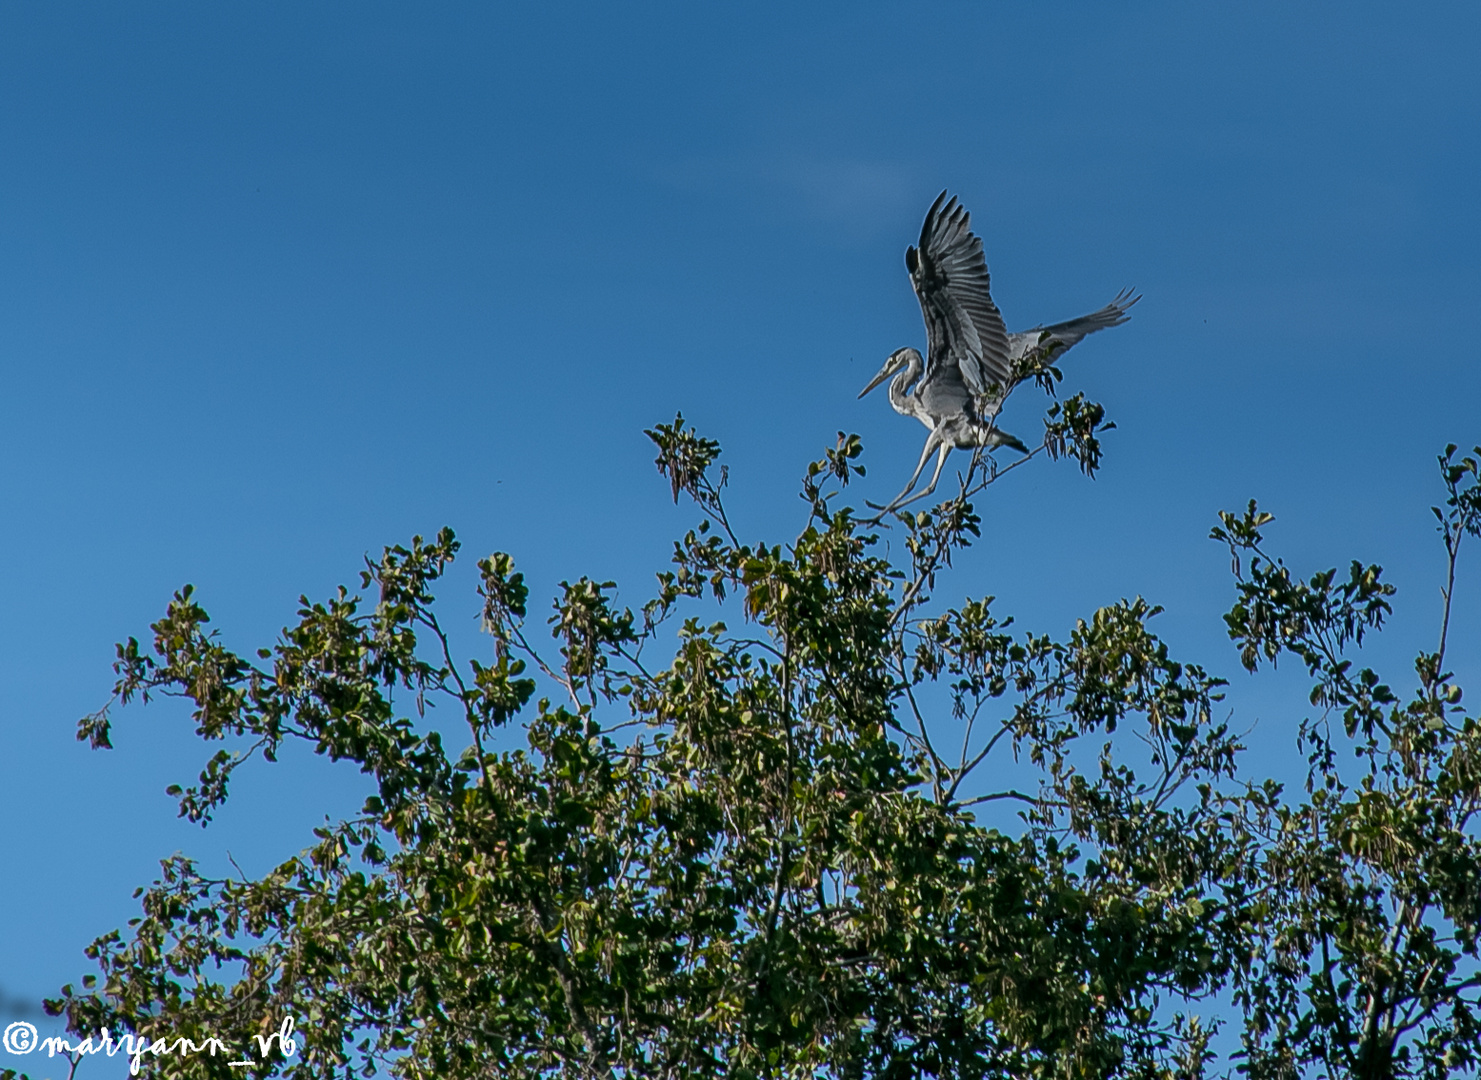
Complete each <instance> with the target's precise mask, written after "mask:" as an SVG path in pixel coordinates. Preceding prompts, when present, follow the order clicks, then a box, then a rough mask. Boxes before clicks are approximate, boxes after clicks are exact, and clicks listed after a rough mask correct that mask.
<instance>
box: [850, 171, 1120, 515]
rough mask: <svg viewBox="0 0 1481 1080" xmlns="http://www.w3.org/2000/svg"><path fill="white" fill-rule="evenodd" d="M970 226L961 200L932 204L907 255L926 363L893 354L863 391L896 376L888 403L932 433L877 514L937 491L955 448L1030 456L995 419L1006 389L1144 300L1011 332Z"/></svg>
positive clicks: (942, 198) (915, 353) (913, 354)
mask: <svg viewBox="0 0 1481 1080" xmlns="http://www.w3.org/2000/svg"><path fill="white" fill-rule="evenodd" d="M971 220H972V219H971V215H970V214H968V213H967V211H966V209H965V208H964V207H963V206H962V205H961V203H959V202H958V201H957V200H956V197H955V196H953V197H952V198H951V199H950V200H949V201H948V200H947V198H946V192H944V191H943V192H942V193H941V194H940V195H938V196H937V197H936V201H935V202H934V203H932V204H931V209H930V210H929V211H928V212H927V213H926V220H925V223H924V224H923V225H922V226H921V231H920V246H919V247H918V248H917V247H910V248H907V249H906V250H905V266H906V269H908V270H909V271H910V283H911V285H912V286H914V288H915V295H916V298H917V299H918V300H919V301H920V308H921V315H922V316H923V317H924V319H925V323H926V349H927V359H924V360H923V359H922V358H921V354H920V352H919V350H916V349H912V348H909V347H907V348H903V349H896V350H895V351H894V352H893V353H891V354H890V356H889V359H887V360H886V361H885V362H884V366H883V367H881V368H880V369H879V372H878V374H876V375H875V376H874V378H873V379H871V380H870V381H869V385H868V386H866V387H864V389H863V390H861V391H860V392H859V397H861V398H862V397H863V396H864V395H865V394H867V393H869V391H871V390H873V389H874V388H875V387H876V386H878V385H879V384H880V383H882V382H884V381H885V380H886V379H888V378H890V376H891V375H894V376H895V378H894V379H893V380H892V381H891V382H890V388H889V396H890V405H891V406H892V407H893V408H894V410H895V411H896V412H897V413H899V414H900V415H902V416H913V417H915V418H916V419H917V420H919V421H920V422H921V423H922V424H924V425H925V426H926V428H927V429H928V430H929V431H930V435H929V436H927V438H926V445H925V448H924V449H923V450H922V451H921V456H920V461H919V462H918V463H917V464H916V466H915V472H914V474H912V475H911V477H910V482H909V483H908V484H906V485H905V488H904V490H903V491H901V492H900V494H899V495H896V496H895V498H894V499H892V500H891V501H890V502H889V503H888V504H887V505H886V506H885V507H884V508H882V509H881V510H880V513H881V515H883V514H886V513H889V512H890V511H891V510H897V509H899V508H900V507H902V506H905V505H908V504H909V503H912V502H915V501H916V500H917V499H924V498H926V497H927V496H929V495H930V494H931V493H932V492H933V491H935V490H936V482H937V481H938V480H940V478H941V470H942V469H943V468H944V467H945V465H946V459H947V457H948V456H949V455H950V454H951V451H952V450H953V449H962V450H973V449H977V448H983V449H992V448H994V447H998V446H1008V447H1011V448H1013V449H1014V450H1017V451H1019V452H1020V453H1024V454H1026V453H1028V448H1027V447H1026V446H1024V445H1023V443H1022V442H1021V441H1019V440H1018V439H1017V438H1015V437H1014V436H1012V435H1010V434H1008V433H1007V432H1006V431H1001V430H999V429H998V427H997V425H996V422H995V421H996V419H997V414H998V410H1000V409H1001V408H1002V406H1003V401H1004V400H1005V399H1006V398H1007V396H1008V393H1009V391H1011V390H1012V389H1013V387H1014V385H1015V384H1017V383H1018V382H1020V381H1022V380H1023V379H1024V378H1027V377H1028V376H1029V375H1031V374H1033V372H1034V371H1036V370H1038V368H1039V367H1040V366H1041V365H1042V363H1043V362H1044V361H1045V360H1046V359H1047V358H1048V357H1050V356H1053V355H1057V354H1058V353H1061V352H1063V351H1064V350H1066V349H1068V348H1069V347H1070V346H1072V345H1075V344H1078V343H1079V342H1080V341H1081V340H1083V339H1084V338H1085V337H1086V335H1088V334H1093V333H1095V332H1096V331H1097V330H1104V329H1105V328H1106V327H1108V326H1119V325H1121V324H1122V323H1124V322H1125V321H1126V320H1127V319H1128V318H1130V316H1129V315H1127V309H1128V308H1130V307H1131V305H1132V304H1135V303H1136V302H1137V301H1138V300H1140V299H1141V297H1139V296H1134V295H1132V292H1131V290H1129V289H1127V290H1123V291H1122V292H1120V293H1118V294H1117V295H1116V298H1115V299H1114V300H1112V301H1111V302H1110V303H1109V304H1107V305H1106V306H1105V307H1103V308H1101V309H1100V310H1099V311H1093V312H1091V313H1090V314H1089V315H1082V316H1080V318H1078V319H1071V320H1069V321H1068V322H1062V323H1055V324H1054V325H1053V326H1036V327H1034V328H1033V329H1032V330H1023V331H1020V332H1018V333H1014V334H1010V333H1008V330H1007V327H1006V326H1004V324H1003V316H1002V315H1001V314H1000V313H999V312H998V308H997V305H996V304H994V303H993V300H992V295H991V293H990V291H989V284H990V279H989V277H988V273H987V260H986V259H985V258H984V257H983V254H982V240H981V238H980V237H978V236H977V235H976V234H975V233H973V232H972V231H971V229H970V226H971ZM932 453H935V454H936V455H937V457H936V469H935V472H933V473H932V474H931V482H930V483H929V484H927V485H926V488H925V490H924V491H919V492H917V493H916V494H914V495H910V492H911V489H913V488H914V487H915V485H916V483H917V482H918V481H919V480H920V476H921V473H922V472H924V471H925V467H926V462H927V461H929V460H930V458H931V454H932ZM907 495H909V496H910V497H909V498H906V496H907Z"/></svg>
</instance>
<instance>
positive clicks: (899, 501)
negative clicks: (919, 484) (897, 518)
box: [885, 439, 952, 513]
mask: <svg viewBox="0 0 1481 1080" xmlns="http://www.w3.org/2000/svg"><path fill="white" fill-rule="evenodd" d="M951 450H952V445H951V443H950V442H949V441H947V440H944V439H943V440H942V442H941V451H940V453H939V455H938V456H937V458H936V471H935V472H933V473H932V474H931V482H930V483H929V484H927V485H926V487H925V490H924V491H917V492H916V493H915V494H914V495H912V496H910V498H908V499H905V498H901V497H900V496H903V495H904V494H905V491H909V490H910V489H909V488H906V489H905V491H902V492H900V495H897V496H895V501H894V502H892V503H890V507H889V509H890V510H898V509H900V508H901V507H902V506H909V505H910V504H911V503H913V502H916V501H917V500H919V499H924V498H927V497H928V496H929V495H930V494H931V492H933V491H935V490H936V481H938V480H940V479H941V470H942V469H943V468H944V467H945V466H946V458H947V456H948V455H949V454H950V453H951ZM919 475H920V472H919V471H917V472H916V476H919ZM910 482H911V483H912V484H913V483H915V481H914V480H911V481H910ZM885 512H886V513H888V512H889V511H888V510H887V511H885Z"/></svg>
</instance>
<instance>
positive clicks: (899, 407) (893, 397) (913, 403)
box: [890, 357, 921, 416]
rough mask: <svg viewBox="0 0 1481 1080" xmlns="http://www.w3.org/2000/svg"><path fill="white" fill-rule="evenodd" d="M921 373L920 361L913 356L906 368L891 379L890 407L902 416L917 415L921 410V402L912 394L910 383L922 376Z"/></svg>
mask: <svg viewBox="0 0 1481 1080" xmlns="http://www.w3.org/2000/svg"><path fill="white" fill-rule="evenodd" d="M920 373H921V365H920V361H918V360H916V359H915V358H914V357H911V358H910V362H909V363H908V364H906V365H905V370H904V371H902V372H900V374H898V375H896V376H895V377H894V378H893V379H891V380H890V408H892V409H894V410H895V411H896V412H897V413H899V414H900V415H901V416H915V415H916V414H917V413H918V412H919V411H920V402H918V401H917V400H916V399H915V398H914V397H912V396H911V394H910V384H911V383H913V382H915V380H916V379H918V378H920Z"/></svg>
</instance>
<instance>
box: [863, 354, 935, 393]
mask: <svg viewBox="0 0 1481 1080" xmlns="http://www.w3.org/2000/svg"><path fill="white" fill-rule="evenodd" d="M912 364H913V365H915V369H916V370H917V371H919V370H920V369H921V368H922V367H924V366H925V362H924V361H923V360H922V359H921V355H920V350H918V349H912V348H910V347H909V346H906V347H905V348H903V349H896V350H895V351H894V352H892V353H890V356H889V359H887V360H886V361H885V362H884V367H882V368H880V369H879V371H878V372H876V373H875V376H874V378H872V379H870V380H869V385H868V386H866V387H864V389H862V390H860V391H859V396H860V397H863V396H864V395H865V394H867V393H869V391H871V390H873V389H874V388H875V387H876V386H878V385H879V384H880V383H882V382H884V381H885V380H886V379H888V378H889V377H890V376H891V375H893V374H895V372H897V371H903V370H904V369H905V368H907V367H909V366H911V365H912Z"/></svg>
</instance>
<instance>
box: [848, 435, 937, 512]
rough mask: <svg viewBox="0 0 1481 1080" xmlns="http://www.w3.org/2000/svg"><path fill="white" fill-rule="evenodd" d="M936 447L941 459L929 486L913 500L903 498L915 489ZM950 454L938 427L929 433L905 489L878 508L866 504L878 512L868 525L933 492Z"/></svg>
mask: <svg viewBox="0 0 1481 1080" xmlns="http://www.w3.org/2000/svg"><path fill="white" fill-rule="evenodd" d="M937 447H940V450H941V457H940V460H938V461H937V462H936V474H935V476H933V477H931V486H930V487H928V488H927V489H926V490H925V491H924V492H922V493H921V494H920V495H916V496H914V498H910V499H907V498H905V496H907V495H909V494H910V490H911V488H913V487H915V485H916V481H918V480H919V479H920V474H921V473H923V472H925V471H926V462H928V461H930V460H931V452H932V451H933V450H935V449H936V448H937ZM950 453H951V442H950V441H949V440H947V439H946V437H945V434H944V433H943V431H942V429H941V428H940V427H937V428H936V429H934V430H933V431H932V432H931V434H930V435H928V436H926V445H925V447H924V448H923V449H922V450H921V452H920V461H918V462H916V465H915V472H914V473H912V474H911V477H910V483H908V484H906V485H905V487H904V488H903V489H902V490H901V492H900V494H898V495H896V496H895V497H894V498H893V499H891V500H890V501H889V502H888V503H887V504H885V505H884V506H880V505H879V504H878V503H868V505H869V506H871V507H873V508H874V509H875V510H878V511H879V516H878V517H875V518H872V519H871V520H870V524H878V523H879V522H880V521H881V520H882V519H883V518H884V516H885V515H886V514H888V513H890V512H891V511H893V510H898V509H899V508H900V507H902V506H904V505H905V504H906V503H907V502H914V501H915V500H916V499H919V498H923V497H924V496H926V495H929V494H930V493H931V492H932V491H933V490H935V487H936V478H937V477H939V476H940V475H941V467H942V466H943V465H945V464H946V455H948V454H950ZM866 502H867V500H866Z"/></svg>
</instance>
